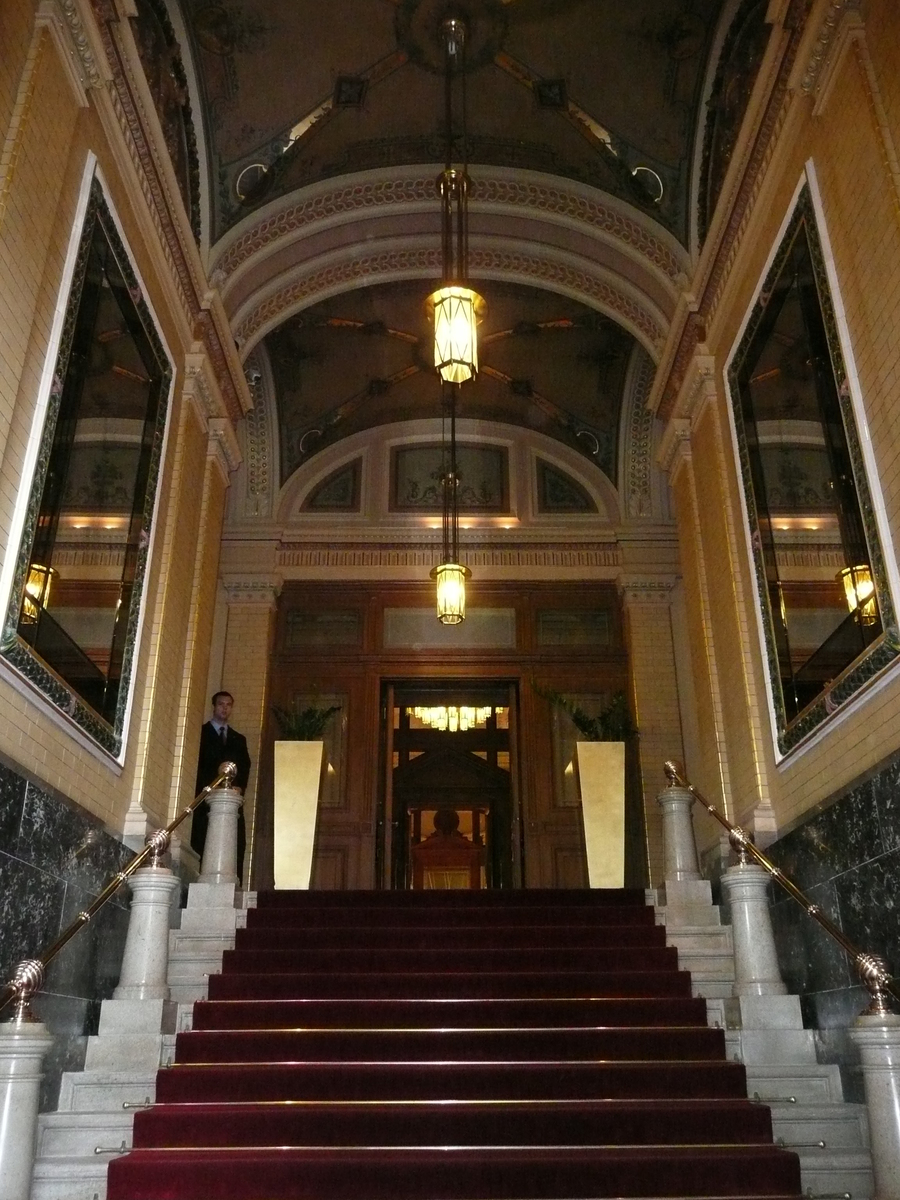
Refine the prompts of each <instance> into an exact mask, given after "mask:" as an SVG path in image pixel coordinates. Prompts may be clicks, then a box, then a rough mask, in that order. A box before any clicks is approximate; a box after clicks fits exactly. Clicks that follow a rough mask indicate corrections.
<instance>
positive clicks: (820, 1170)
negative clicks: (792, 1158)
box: [798, 1150, 875, 1200]
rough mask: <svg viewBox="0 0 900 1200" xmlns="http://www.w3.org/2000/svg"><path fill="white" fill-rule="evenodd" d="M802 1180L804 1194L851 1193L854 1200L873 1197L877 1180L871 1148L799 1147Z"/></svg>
mask: <svg viewBox="0 0 900 1200" xmlns="http://www.w3.org/2000/svg"><path fill="white" fill-rule="evenodd" d="M798 1157H799V1159H800V1179H801V1185H802V1187H803V1192H804V1195H806V1196H809V1197H810V1200H815V1197H816V1196H841V1197H843V1196H849V1197H850V1198H851V1200H874V1196H875V1179H874V1177H873V1174H872V1160H871V1158H870V1156H869V1154H868V1151H864V1150H857V1151H851V1150H845V1151H844V1152H843V1153H834V1154H829V1152H828V1151H827V1150H800V1151H799V1152H798Z"/></svg>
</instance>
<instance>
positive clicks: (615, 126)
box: [183, 0, 724, 243]
mask: <svg viewBox="0 0 900 1200" xmlns="http://www.w3.org/2000/svg"><path fill="white" fill-rule="evenodd" d="M723 7H724V2H723V0H628V3H623V2H622V0H459V2H458V3H452V0H329V2H328V3H322V0H234V2H232V3H216V2H214V0H213V2H212V3H205V2H204V0H193V2H192V3H187V2H186V0H183V8H184V11H183V20H184V27H185V29H186V31H187V36H188V37H189V39H190V41H191V52H192V58H193V62H194V67H195V70H196V72H197V77H198V82H199V86H200V90H201V93H202V98H203V105H204V116H205V133H206V138H207V141H208V147H207V149H208V155H209V161H208V167H209V172H210V184H211V187H210V194H211V205H212V220H211V226H212V237H211V239H210V240H211V241H213V242H215V241H217V240H218V239H219V238H220V237H222V236H223V234H225V233H226V232H227V231H228V230H229V229H230V228H232V227H233V226H234V225H235V224H236V223H237V222H238V221H240V220H241V219H242V218H243V217H245V216H246V215H247V213H248V212H249V211H252V210H253V209H254V208H257V207H258V206H259V205H260V204H261V203H263V202H266V201H270V200H272V199H274V198H276V197H278V196H282V195H285V194H287V193H290V192H292V191H295V190H296V189H298V188H302V187H305V186H307V185H309V184H310V183H314V182H316V181H319V180H321V179H325V178H333V177H335V176H339V175H346V174H350V173H353V172H356V171H360V170H366V169H370V168H390V167H395V166H399V165H403V164H409V163H419V162H430V161H439V160H440V159H441V157H442V154H443V135H442V119H443V100H442V86H443V83H442V74H441V64H442V49H441V44H440V41H439V37H438V31H439V27H440V21H441V18H442V17H443V16H444V15H445V14H446V13H447V11H448V10H451V9H452V10H455V11H457V12H459V13H461V14H462V15H463V17H464V18H465V20H466V23H467V25H468V27H469V41H468V49H467V65H468V112H469V115H468V135H469V145H470V159H471V161H472V163H473V164H474V163H479V162H480V163H486V164H493V165H501V166H508V167H513V168H518V169H529V170H538V171H544V172H548V173H550V174H553V175H559V176H563V177H566V178H570V179H576V180H580V181H582V182H584V183H588V184H590V185H592V186H593V187H596V188H599V189H601V190H602V191H605V192H608V193H610V194H612V195H615V196H618V197H619V198H620V199H623V200H626V201H628V203H630V204H633V205H635V206H636V207H638V208H639V209H642V210H644V211H646V212H648V213H650V214H652V216H653V217H654V219H656V220H658V221H659V222H660V223H661V224H662V225H663V226H664V227H665V228H666V229H668V230H669V232H671V233H673V234H675V235H676V236H677V237H678V238H679V239H680V240H681V241H682V242H683V243H686V241H687V210H688V189H689V174H690V165H691V156H692V151H693V141H694V137H695V133H696V128H697V111H698V105H699V103H700V99H701V94H700V93H701V89H702V87H703V83H704V78H705V72H706V67H707V60H708V57H709V53H710V47H711V44H712V40H713V37H714V34H715V31H716V27H717V23H718V18H719V15H720V12H721V10H722V9H723ZM636 168H637V169H638V171H637V174H636V175H635V174H633V172H634V171H635V169H636ZM650 171H652V172H654V173H655V175H656V176H658V177H659V179H660V180H661V182H662V186H663V196H662V200H661V201H659V202H656V196H657V195H658V184H657V183H656V181H655V179H654V178H653V176H652V175H650V174H649V172H650Z"/></svg>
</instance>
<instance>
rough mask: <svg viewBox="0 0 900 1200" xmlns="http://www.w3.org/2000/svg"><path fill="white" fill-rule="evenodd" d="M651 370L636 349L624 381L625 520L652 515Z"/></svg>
mask: <svg viewBox="0 0 900 1200" xmlns="http://www.w3.org/2000/svg"><path fill="white" fill-rule="evenodd" d="M654 373H655V367H654V364H653V361H652V359H651V358H650V356H649V355H648V354H647V353H646V352H645V351H644V349H643V347H640V346H638V347H636V348H635V351H634V356H633V358H632V363H631V367H630V369H629V374H628V380H627V382H626V393H625V398H624V402H623V406H622V407H623V414H622V438H621V442H622V445H621V450H620V454H621V460H620V461H621V468H620V470H621V476H622V492H623V495H624V500H625V503H624V507H625V511H626V513H627V514H628V516H629V517H650V516H653V515H654V512H653V486H652V481H653V454H652V447H653V424H654V421H655V419H656V418H655V416H654V414H653V412H651V410H650V409H649V408H647V398H648V396H649V395H650V389H651V388H652V386H653V376H654Z"/></svg>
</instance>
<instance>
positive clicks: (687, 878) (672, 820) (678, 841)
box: [657, 783, 702, 883]
mask: <svg viewBox="0 0 900 1200" xmlns="http://www.w3.org/2000/svg"><path fill="white" fill-rule="evenodd" d="M657 803H658V804H659V806H660V808H661V809H662V825H663V879H665V881H666V883H669V882H672V883H689V882H694V881H695V880H699V879H701V878H702V876H701V875H700V860H699V858H698V857H697V842H696V840H695V838H694V822H693V819H692V817H691V808H692V807H693V805H694V796H693V793H692V792H691V791H690V789H689V788H686V787H680V786H679V785H678V784H674V783H670V784H669V786H668V787H666V788H665V789H664V790H663V791H662V792H660V794H659V796H657Z"/></svg>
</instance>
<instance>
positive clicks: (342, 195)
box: [211, 165, 689, 296]
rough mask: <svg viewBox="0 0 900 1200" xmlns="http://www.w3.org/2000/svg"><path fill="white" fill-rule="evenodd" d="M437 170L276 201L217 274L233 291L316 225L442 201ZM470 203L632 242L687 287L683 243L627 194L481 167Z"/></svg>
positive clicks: (223, 258)
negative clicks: (239, 279)
mask: <svg viewBox="0 0 900 1200" xmlns="http://www.w3.org/2000/svg"><path fill="white" fill-rule="evenodd" d="M435 170H436V167H434V166H433V165H429V166H424V167H417V168H413V169H412V170H411V171H410V172H409V174H406V175H401V176H399V177H398V176H396V175H395V176H394V177H393V178H387V179H386V178H385V175H384V172H381V171H366V172H362V173H360V174H359V175H357V176H354V177H352V178H350V179H347V180H345V181H343V182H341V183H340V184H336V183H335V181H334V180H329V181H327V182H326V183H323V184H317V185H313V186H311V187H309V188H306V189H304V190H303V192H301V193H300V194H299V196H298V195H297V193H294V194H293V195H292V196H290V197H287V198H286V199H284V200H281V201H278V202H276V203H275V204H272V205H269V206H268V207H267V208H266V209H264V210H263V212H262V214H259V215H256V216H255V217H254V218H252V219H251V220H250V221H248V222H245V223H244V224H242V225H239V226H238V227H237V229H236V230H235V233H234V234H233V235H231V236H229V237H226V238H225V239H223V241H222V242H221V243H220V244H219V247H218V248H217V249H218V255H219V256H218V257H217V258H214V259H213V262H212V274H211V278H212V279H213V280H214V281H215V283H216V284H217V286H221V287H222V289H223V294H225V295H226V296H227V294H228V292H229V290H230V289H231V288H232V287H233V284H234V280H235V277H236V276H237V275H239V274H240V272H241V271H242V270H245V269H246V268H247V267H248V266H249V265H251V264H252V263H253V262H255V261H256V260H258V259H259V258H260V257H267V256H268V255H270V254H272V253H273V252H277V250H278V247H279V246H280V245H283V244H284V243H285V242H292V241H295V240H297V238H299V237H301V236H306V235H308V234H309V233H310V232H311V231H313V230H314V229H315V227H317V226H323V225H326V224H327V225H333V224H342V223H346V222H351V221H352V222H354V223H355V222H358V221H359V220H360V219H361V218H363V219H366V218H369V217H371V216H373V215H377V214H379V213H382V212H384V211H386V210H391V209H398V210H403V209H407V210H415V211H417V212H421V211H425V212H430V211H431V210H433V209H435V206H436V199H435V184H434V177H435ZM469 210H470V220H473V219H477V214H478V213H479V212H497V211H499V212H501V213H503V214H504V215H509V213H510V212H515V213H516V214H518V215H520V216H521V215H532V216H539V217H540V218H541V219H543V220H547V221H549V222H554V223H565V224H569V225H572V226H574V227H583V229H584V230H585V231H589V232H590V233H591V234H592V235H593V236H600V237H602V238H603V239H604V240H606V241H607V242H609V243H615V244H620V245H621V246H622V247H623V248H627V249H628V250H629V251H631V252H632V254H633V255H636V256H637V257H638V258H639V259H640V260H641V261H643V262H644V263H645V264H647V266H648V267H650V268H651V269H652V270H653V271H654V272H655V273H657V274H658V275H659V276H660V278H661V279H662V280H665V281H666V283H667V284H668V286H669V288H670V290H672V289H676V288H677V287H678V286H680V284H681V283H682V282H683V281H684V279H685V278H686V275H687V271H688V269H689V262H688V258H687V255H686V253H685V251H684V249H683V248H682V247H681V246H680V245H679V244H678V242H677V241H676V239H675V238H674V237H672V236H671V235H669V234H667V233H666V232H665V231H663V230H661V229H660V227H659V226H658V225H656V223H655V222H653V221H651V220H650V219H649V218H646V217H644V216H642V214H641V213H639V212H638V211H637V210H636V209H630V208H629V207H628V206H627V205H625V204H624V203H622V202H621V201H617V200H614V199H613V198H611V197H608V196H604V195H603V194H602V193H599V192H597V191H595V190H594V189H591V188H587V187H583V186H581V187H580V186H579V185H577V184H575V183H573V182H572V181H568V180H561V179H556V178H553V177H551V176H545V175H540V174H537V173H535V172H510V171H503V170H502V169H501V168H488V167H484V166H482V167H479V169H478V176H477V178H476V179H475V180H473V184H472V192H471V196H470V200H469ZM473 224H474V220H473ZM475 232H477V229H476V230H475Z"/></svg>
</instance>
